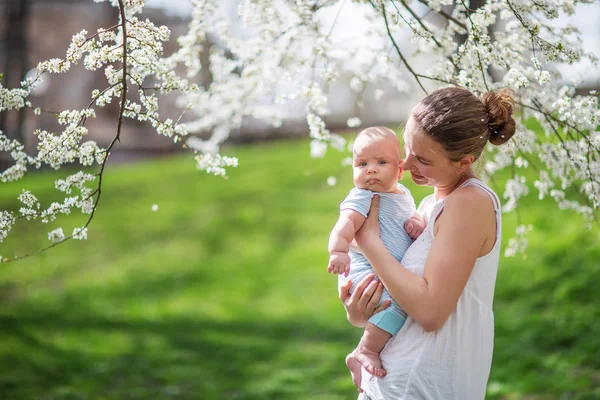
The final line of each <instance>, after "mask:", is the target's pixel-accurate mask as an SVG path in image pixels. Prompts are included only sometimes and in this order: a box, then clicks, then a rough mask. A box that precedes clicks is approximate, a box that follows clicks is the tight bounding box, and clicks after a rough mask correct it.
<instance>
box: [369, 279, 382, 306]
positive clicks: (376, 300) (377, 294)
mask: <svg viewBox="0 0 600 400" xmlns="http://www.w3.org/2000/svg"><path fill="white" fill-rule="evenodd" d="M375 282H377V286H376V287H375V290H374V291H373V295H372V296H371V298H370V299H369V301H368V302H367V309H368V310H369V311H370V310H375V308H377V304H378V303H379V299H381V294H382V293H383V285H382V284H381V282H379V281H375ZM373 313H374V311H373Z"/></svg>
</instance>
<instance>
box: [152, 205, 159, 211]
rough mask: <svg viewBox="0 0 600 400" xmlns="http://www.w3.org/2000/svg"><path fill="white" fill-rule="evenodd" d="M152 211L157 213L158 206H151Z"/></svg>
mask: <svg viewBox="0 0 600 400" xmlns="http://www.w3.org/2000/svg"><path fill="white" fill-rule="evenodd" d="M152 211H154V212H156V211H158V204H152Z"/></svg>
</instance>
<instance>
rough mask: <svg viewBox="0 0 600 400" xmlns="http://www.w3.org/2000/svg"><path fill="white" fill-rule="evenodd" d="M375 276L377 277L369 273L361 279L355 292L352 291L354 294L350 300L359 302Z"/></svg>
mask: <svg viewBox="0 0 600 400" xmlns="http://www.w3.org/2000/svg"><path fill="white" fill-rule="evenodd" d="M374 277H375V275H373V274H369V275H367V276H365V277H364V278H362V279H361V281H360V282H359V283H358V285H356V288H355V289H354V292H353V293H352V295H351V297H350V301H351V302H352V303H358V302H359V301H360V299H361V298H362V296H363V294H364V292H365V289H366V288H367V287H368V286H369V284H370V283H371V281H372V280H373V278H374ZM348 290H349V289H348Z"/></svg>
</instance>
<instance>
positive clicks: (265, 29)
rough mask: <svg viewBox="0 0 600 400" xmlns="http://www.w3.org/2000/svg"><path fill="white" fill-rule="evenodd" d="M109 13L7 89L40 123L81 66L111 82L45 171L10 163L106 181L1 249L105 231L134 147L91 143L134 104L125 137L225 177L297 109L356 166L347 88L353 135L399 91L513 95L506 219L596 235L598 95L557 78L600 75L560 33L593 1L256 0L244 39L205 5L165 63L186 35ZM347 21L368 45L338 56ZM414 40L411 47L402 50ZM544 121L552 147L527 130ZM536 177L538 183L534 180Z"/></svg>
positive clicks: (119, 3)
mask: <svg viewBox="0 0 600 400" xmlns="http://www.w3.org/2000/svg"><path fill="white" fill-rule="evenodd" d="M94 1H95V2H99V3H107V6H112V7H116V8H118V10H119V11H120V12H119V13H118V15H119V20H118V21H116V25H114V26H113V27H109V28H100V29H98V30H97V31H96V32H93V33H90V32H87V31H86V30H82V31H80V32H78V33H76V34H75V35H74V36H73V38H72V40H71V43H70V44H69V45H68V47H67V49H66V54H65V57H64V58H53V59H50V60H47V61H42V62H40V63H39V64H38V66H37V71H38V74H37V76H36V77H35V78H33V79H28V80H26V81H24V82H23V83H22V84H21V87H20V88H13V89H10V88H4V87H3V86H1V84H0V112H2V111H5V110H16V109H20V108H23V107H27V108H29V109H31V110H32V111H33V112H34V113H35V114H36V115H39V114H40V113H41V112H42V110H41V109H40V108H38V107H35V106H34V105H32V104H31V103H30V102H29V101H28V100H27V98H28V96H29V93H30V91H31V88H32V87H34V85H35V84H36V83H38V82H39V81H40V80H41V79H43V75H44V74H56V73H68V72H69V70H70V68H71V67H72V66H73V65H76V64H80V63H81V64H83V66H84V68H85V69H87V70H90V71H95V70H102V71H103V73H104V76H105V79H106V82H105V85H103V87H101V88H98V89H95V90H93V91H92V93H91V102H90V104H89V105H88V106H86V107H82V108H80V109H75V110H65V111H61V112H59V113H58V114H57V119H58V121H59V123H60V124H61V127H64V128H63V129H62V131H60V132H48V131H45V130H43V129H40V130H37V131H35V134H36V136H37V139H38V142H39V145H38V147H37V153H36V154H34V155H29V154H27V153H25V151H24V148H23V146H22V144H20V143H18V142H15V141H14V140H11V139H9V138H7V137H6V136H5V135H4V134H2V133H1V132H0V151H2V152H6V153H8V154H10V156H11V158H12V160H13V161H14V163H13V165H11V166H10V167H9V168H7V169H6V170H5V171H2V172H1V174H0V179H1V180H2V181H3V182H6V181H13V180H18V179H21V178H22V177H23V176H24V175H25V174H26V172H27V170H28V168H31V167H35V168H39V167H41V166H42V165H47V166H50V167H52V168H55V169H59V168H61V167H62V166H64V165H68V164H79V165H82V166H84V167H88V168H93V167H94V166H96V167H98V168H99V170H100V171H99V172H98V173H97V174H90V173H87V172H83V171H81V172H78V173H76V174H73V175H71V176H69V177H67V178H66V179H63V180H58V181H56V185H55V186H56V188H57V189H58V190H60V191H61V192H63V193H64V194H65V196H66V197H65V198H64V200H63V201H61V202H54V203H52V204H50V205H44V204H43V201H38V200H37V198H36V197H35V196H34V194H33V193H31V192H29V191H24V192H23V193H22V194H21V196H20V197H19V200H20V202H21V204H22V207H21V208H20V210H12V211H9V210H6V211H0V241H1V240H3V239H4V238H5V237H6V236H7V235H8V232H9V231H10V229H11V228H12V226H13V225H14V224H15V223H16V221H17V220H18V219H20V218H26V219H39V220H40V221H41V222H42V223H47V222H50V221H54V220H55V219H56V217H57V216H58V215H59V214H68V213H69V212H70V211H71V210H72V209H79V210H80V211H81V212H83V213H84V214H88V215H90V220H91V217H92V216H93V212H94V210H95V207H96V205H97V202H98V200H99V196H100V193H101V190H100V189H101V188H100V185H101V182H102V179H101V177H102V173H103V171H104V165H105V162H106V160H107V158H108V157H109V154H110V150H111V149H112V145H113V144H114V142H115V141H116V140H118V139H119V134H120V128H119V130H117V133H116V134H115V137H114V139H113V141H112V142H111V144H110V145H109V146H108V147H107V148H100V147H99V146H98V145H97V143H95V142H94V141H89V140H87V141H86V140H85V138H86V136H87V134H88V129H87V127H86V125H85V123H86V121H87V120H88V119H89V118H94V117H95V115H96V114H95V110H96V109H97V108H101V107H105V106H107V105H109V104H114V103H118V104H119V105H120V110H121V112H120V115H119V124H120V123H121V118H129V119H134V120H138V121H142V122H146V123H148V124H149V126H151V127H152V128H153V129H154V130H155V131H156V133H157V134H159V135H163V136H166V137H169V138H171V139H172V140H173V141H174V142H180V143H181V144H182V146H184V147H185V148H187V149H190V150H191V151H192V152H193V153H194V157H195V160H196V163H197V167H198V168H199V169H201V170H203V171H206V172H207V173H210V174H214V175H218V176H225V175H226V171H227V168H231V167H236V166H237V165H238V160H237V159H236V158H232V157H226V156H223V155H221V154H220V152H219V151H220V145H221V144H222V143H223V142H224V141H225V140H227V139H228V138H229V136H230V135H231V133H232V132H234V131H236V130H238V129H240V127H241V126H242V124H243V123H244V122H245V121H248V120H249V119H253V120H260V121H263V122H264V123H266V124H268V125H270V126H273V127H281V126H282V124H283V123H284V121H286V120H288V119H290V118H297V115H290V114H288V112H289V111H288V110H289V109H290V108H292V107H286V106H287V105H292V104H293V105H297V104H298V103H301V104H302V105H303V110H304V117H305V119H306V124H307V130H308V132H309V136H310V139H311V141H310V153H311V155H312V156H313V157H323V156H324V155H325V154H326V152H327V150H328V148H330V147H332V148H334V149H336V150H339V151H346V149H347V148H348V143H346V140H345V139H344V138H343V137H342V136H340V135H338V134H336V133H334V132H332V131H330V129H329V128H328V126H327V118H328V116H329V115H330V113H331V106H330V104H329V97H330V94H329V92H330V89H331V87H332V86H333V85H346V86H347V87H348V89H349V91H348V92H349V93H350V94H351V95H352V96H353V99H354V101H355V112H354V115H351V116H349V118H348V119H347V125H348V126H349V127H350V128H352V129H356V128H358V127H359V126H361V125H362V120H361V116H360V110H361V108H362V107H363V105H364V99H366V98H367V97H368V96H372V97H373V100H374V101H381V100H382V99H383V98H384V96H385V95H386V94H387V93H392V92H394V91H395V92H400V93H402V92H408V91H410V90H419V91H421V90H422V91H423V93H425V91H426V90H431V89H432V88H434V87H438V86H444V85H459V86H463V87H466V88H468V89H470V90H472V91H473V92H474V93H476V94H483V93H485V92H487V91H490V90H495V89H499V88H505V87H508V88H511V89H513V90H514V91H515V93H516V97H517V108H518V109H519V112H518V114H517V115H518V116H519V120H518V121H517V133H516V134H515V135H514V137H513V138H512V139H511V140H510V141H509V142H508V143H507V144H505V145H504V146H501V147H499V148H492V147H491V145H490V149H489V155H488V156H487V158H486V161H485V165H484V169H485V172H486V173H487V174H488V175H492V174H494V173H496V172H498V171H500V170H503V169H506V168H510V169H511V170H512V171H513V174H512V175H513V176H512V178H511V179H508V180H507V182H506V185H505V187H504V193H503V198H504V199H505V204H504V207H503V209H504V211H505V212H511V211H514V210H517V211H518V205H519V200H520V199H521V198H522V197H523V196H526V195H528V194H529V193H531V192H533V191H537V195H538V197H539V198H540V199H543V198H546V197H550V198H552V199H553V200H554V201H555V202H556V205H557V207H558V208H560V209H566V210H571V211H574V212H576V213H579V214H581V215H582V216H583V217H584V218H585V219H586V221H591V219H592V218H593V216H594V212H595V210H596V209H597V208H598V207H599V206H600V132H598V129H597V128H598V125H599V121H600V107H599V105H598V95H597V94H596V93H589V94H587V95H581V94H576V93H575V91H574V84H573V83H572V82H569V81H567V80H566V79H565V78H564V77H561V76H560V73H559V71H558V70H557V68H556V65H557V64H561V63H566V64H574V63H578V62H581V61H583V60H588V61H591V62H592V63H595V62H596V61H597V60H596V58H595V56H594V55H592V54H586V53H585V52H584V51H583V50H582V38H581V36H580V34H579V31H578V30H577V27H574V26H569V25H567V26H563V27H559V26H558V25H557V24H555V23H554V22H555V20H556V19H557V18H558V16H559V15H561V14H562V15H564V14H566V15H570V14H572V13H573V12H574V10H575V7H576V6H577V5H578V4H579V3H590V2H591V0H545V1H524V0H505V1H495V0H488V1H485V2H484V3H483V4H482V5H481V6H479V7H478V8H476V9H472V8H470V2H469V1H468V0H466V1H460V2H456V1H452V0H429V1H422V2H390V1H385V0H355V1H352V2H347V1H344V0H297V1H288V2H284V1H272V0H243V1H241V2H240V3H239V6H238V17H239V22H240V24H241V27H240V26H234V23H232V21H231V18H230V16H229V15H228V14H227V13H225V12H224V9H223V5H222V2H220V1H218V0H193V1H192V5H193V10H192V13H191V17H190V21H189V25H188V29H187V32H185V33H184V34H183V35H181V36H179V37H178V38H176V41H177V44H178V46H179V47H178V48H177V49H176V51H174V52H173V53H171V54H164V44H165V43H166V42H167V41H169V40H171V32H170V30H169V29H168V28H167V27H166V26H156V25H155V24H154V23H153V22H152V21H150V20H147V19H143V18H141V15H140V13H141V12H142V11H143V9H144V6H145V2H144V0H94ZM344 7H352V10H354V12H357V13H360V16H361V18H362V20H363V22H364V25H365V26H366V29H365V30H364V34H363V35H364V36H365V37H364V40H360V41H359V40H356V41H354V40H345V41H339V40H335V32H336V29H339V28H340V26H339V20H338V17H339V15H340V14H341V13H342V12H343V11H344ZM122 15H124V17H125V19H124V20H122V17H121V16H122ZM325 15H329V16H331V15H334V18H333V19H331V18H330V17H329V18H327V17H325ZM240 29H242V30H243V32H244V33H243V34H240ZM406 32H407V33H408V35H409V36H410V42H411V43H410V44H409V43H406V40H405V39H404V40H401V38H402V37H403V36H402V35H403V34H404V33H406ZM205 53H207V54H205ZM422 55H424V56H426V57H428V60H429V61H428V62H427V66H428V67H427V68H424V69H423V70H416V69H415V68H414V65H413V57H414V56H417V57H418V56H422ZM203 60H204V61H203ZM200 75H204V76H208V77H209V78H208V80H206V79H204V80H202V79H200V78H199V76H200ZM376 85H378V87H377V88H376V89H375V90H371V88H375V87H376ZM382 87H385V88H386V90H385V91H383V90H382V89H381V88H382ZM169 93H176V94H177V96H178V100H177V104H178V105H179V106H180V107H181V113H180V114H179V115H171V116H165V115H162V114H161V107H160V96H162V95H165V94H169ZM286 108H287V110H286ZM532 119H535V120H536V121H537V123H538V124H539V126H541V129H542V131H543V132H542V133H541V134H540V133H538V132H535V131H533V130H531V128H530V125H529V124H528V123H526V122H528V121H530V120H532ZM119 126H120V125H119ZM344 163H346V164H347V163H348V162H347V159H345V161H344ZM525 169H527V170H533V171H534V172H535V175H536V176H535V177H534V178H530V176H531V174H525V171H522V170H525ZM526 175H527V177H528V178H525V176H526ZM98 178H100V179H98ZM94 185H95V186H94ZM570 188H575V190H569V189H570ZM90 220H88V222H87V223H86V225H84V226H83V227H78V228H75V229H74V230H73V233H72V234H71V235H70V236H65V234H64V231H63V229H62V228H56V229H54V230H52V231H51V232H49V233H48V239H49V240H50V241H51V242H53V243H58V242H62V241H65V240H67V239H70V238H73V239H85V238H86V237H87V224H89V221H90ZM529 230H530V229H529V227H526V226H525V225H522V224H520V227H519V228H518V230H517V232H516V237H515V238H513V239H514V240H512V241H511V242H510V243H509V250H507V254H508V255H513V254H516V253H517V252H519V251H523V250H524V249H525V248H526V243H527V242H526V237H525V236H526V234H527V232H529Z"/></svg>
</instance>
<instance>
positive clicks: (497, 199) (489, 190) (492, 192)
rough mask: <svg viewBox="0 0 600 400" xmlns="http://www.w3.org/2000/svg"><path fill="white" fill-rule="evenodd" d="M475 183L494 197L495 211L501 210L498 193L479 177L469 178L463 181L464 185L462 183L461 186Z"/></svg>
mask: <svg viewBox="0 0 600 400" xmlns="http://www.w3.org/2000/svg"><path fill="white" fill-rule="evenodd" d="M473 185H474V186H477V187H479V188H481V189H482V190H483V191H485V192H486V193H487V194H488V195H489V196H490V197H491V198H492V203H493V204H494V211H496V212H500V199H499V198H498V196H497V195H496V193H494V191H492V189H490V188H489V187H488V186H487V185H486V184H484V183H483V182H481V181H480V180H479V179H475V178H470V179H467V180H466V181H464V182H463V184H462V185H460V187H465V186H473Z"/></svg>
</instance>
